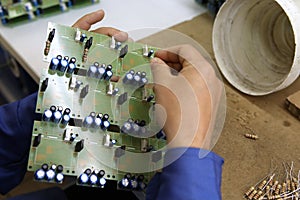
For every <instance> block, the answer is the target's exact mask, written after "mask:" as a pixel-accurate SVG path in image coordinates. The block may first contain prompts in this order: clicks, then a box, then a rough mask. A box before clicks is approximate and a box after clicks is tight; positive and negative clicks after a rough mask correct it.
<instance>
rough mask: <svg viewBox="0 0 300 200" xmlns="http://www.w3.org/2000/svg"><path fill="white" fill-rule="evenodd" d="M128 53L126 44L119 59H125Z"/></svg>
mask: <svg viewBox="0 0 300 200" xmlns="http://www.w3.org/2000/svg"><path fill="white" fill-rule="evenodd" d="M127 52H128V45H127V44H126V45H125V46H124V47H123V48H122V49H121V50H120V54H119V58H124V57H125V56H126V54H127Z"/></svg>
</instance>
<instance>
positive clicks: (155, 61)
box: [151, 57, 163, 64]
mask: <svg viewBox="0 0 300 200" xmlns="http://www.w3.org/2000/svg"><path fill="white" fill-rule="evenodd" d="M151 63H153V64H162V63H163V62H162V60H161V59H159V58H157V57H154V58H152V59H151Z"/></svg>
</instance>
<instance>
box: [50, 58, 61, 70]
mask: <svg viewBox="0 0 300 200" xmlns="http://www.w3.org/2000/svg"><path fill="white" fill-rule="evenodd" d="M58 65H59V60H58V59H57V58H52V59H51V62H50V66H49V69H51V70H56V69H57V67H58Z"/></svg>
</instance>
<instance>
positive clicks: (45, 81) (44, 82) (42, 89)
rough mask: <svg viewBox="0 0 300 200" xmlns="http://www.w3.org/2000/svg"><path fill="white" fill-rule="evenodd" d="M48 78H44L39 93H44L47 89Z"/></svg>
mask: <svg viewBox="0 0 300 200" xmlns="http://www.w3.org/2000/svg"><path fill="white" fill-rule="evenodd" d="M48 81H49V78H45V79H44V80H43V82H42V85H41V92H45V91H46V89H47V87H48Z"/></svg>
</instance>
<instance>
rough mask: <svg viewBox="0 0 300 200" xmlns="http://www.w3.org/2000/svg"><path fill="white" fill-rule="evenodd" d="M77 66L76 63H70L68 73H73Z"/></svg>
mask: <svg viewBox="0 0 300 200" xmlns="http://www.w3.org/2000/svg"><path fill="white" fill-rule="evenodd" d="M75 68H76V65H75V64H74V63H69V65H68V69H67V73H68V74H72V73H73V72H74V70H75Z"/></svg>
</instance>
